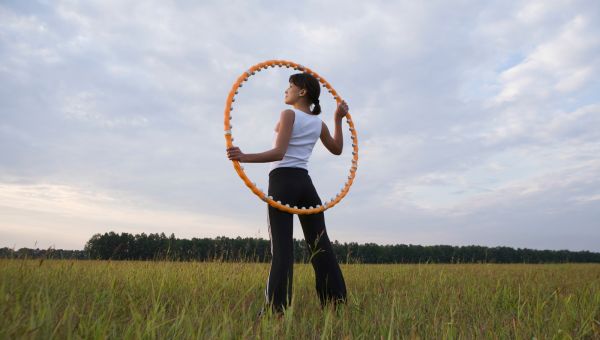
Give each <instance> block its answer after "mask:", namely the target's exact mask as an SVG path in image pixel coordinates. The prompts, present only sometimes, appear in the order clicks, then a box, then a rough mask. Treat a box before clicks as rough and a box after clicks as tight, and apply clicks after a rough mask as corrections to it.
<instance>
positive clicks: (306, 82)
mask: <svg viewBox="0 0 600 340" xmlns="http://www.w3.org/2000/svg"><path fill="white" fill-rule="evenodd" d="M290 83H292V84H294V85H296V86H298V87H299V88H301V89H304V90H306V91H307V92H308V99H309V100H310V101H311V103H312V104H315V107H314V108H313V109H312V114H313V115H318V114H319V113H321V105H320V104H319V96H320V95H321V85H320V84H319V81H318V80H317V78H315V77H314V76H313V75H312V74H310V73H306V72H304V73H296V74H292V75H291V76H290Z"/></svg>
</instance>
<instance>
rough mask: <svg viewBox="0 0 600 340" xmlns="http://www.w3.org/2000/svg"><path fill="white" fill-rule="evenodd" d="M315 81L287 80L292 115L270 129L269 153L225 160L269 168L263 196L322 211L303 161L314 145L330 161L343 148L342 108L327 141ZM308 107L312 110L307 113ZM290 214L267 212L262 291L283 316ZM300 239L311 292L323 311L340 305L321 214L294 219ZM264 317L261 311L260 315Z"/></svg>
mask: <svg viewBox="0 0 600 340" xmlns="http://www.w3.org/2000/svg"><path fill="white" fill-rule="evenodd" d="M320 94H321V88H320V84H319V81H318V80H317V79H316V78H315V77H314V76H312V75H310V74H308V73H297V74H293V75H291V76H290V78H289V87H288V88H287V90H286V91H285V103H286V104H288V105H291V106H292V107H293V109H287V110H283V111H282V112H281V116H280V118H279V122H278V123H277V125H276V126H275V136H274V137H275V138H274V141H273V148H272V149H271V150H268V151H265V152H261V153H251V154H245V153H243V152H242V151H241V150H240V149H239V148H238V147H231V148H228V149H227V157H228V158H229V159H230V160H236V161H239V162H242V163H267V162H272V163H271V170H270V172H269V189H268V195H269V196H272V197H273V199H274V200H276V201H281V202H282V203H283V204H286V203H287V204H289V205H290V206H298V207H309V206H313V207H315V206H317V205H322V204H323V203H322V202H321V199H320V198H319V195H318V194H317V191H316V190H315V187H314V185H313V183H312V180H311V178H310V176H309V174H308V159H309V157H310V155H311V154H312V150H313V147H314V146H315V144H316V142H317V139H319V138H320V139H321V142H322V143H323V145H324V146H325V147H326V148H327V149H328V150H329V151H330V152H331V153H333V154H334V155H340V154H341V153H342V148H343V135H342V126H341V125H342V118H343V117H344V116H345V115H346V113H347V112H348V105H347V104H346V102H344V101H342V103H340V104H339V105H338V107H337V110H336V111H335V132H334V136H333V137H332V136H331V134H330V133H329V129H328V128H327V125H326V124H325V123H324V122H323V121H322V120H321V119H320V118H319V116H318V115H319V114H320V113H321V106H320V105H319V96H320ZM311 105H314V107H313V108H312V109H311V108H310V107H311ZM293 217H294V216H293V214H290V213H287V212H284V211H281V210H278V209H276V208H273V207H272V206H270V205H269V206H268V224H269V235H270V237H271V254H272V255H273V258H272V260H271V270H270V272H269V278H268V280H267V287H266V289H265V299H266V304H267V306H268V307H270V308H272V310H273V311H274V312H276V313H283V311H284V310H285V309H286V308H287V307H288V306H289V305H290V303H291V300H292V282H293V267H294V253H293V246H294V243H293V238H292V234H293ZM298 218H299V219H300V224H301V225H302V231H303V232H304V238H305V240H306V242H307V243H308V245H309V248H310V249H311V253H312V257H311V263H312V266H313V268H314V270H315V276H316V289H317V294H318V296H319V300H320V302H321V307H322V308H324V307H325V306H326V304H327V303H328V302H332V303H334V305H336V306H337V305H338V304H339V303H346V284H345V282H344V277H343V276H342V271H341V269H340V266H339V265H338V263H337V260H336V257H335V254H334V252H333V248H332V246H331V242H330V240H329V237H328V236H327V232H326V230H325V215H324V214H323V212H320V213H318V214H310V215H298ZM263 313H264V309H263V310H262V311H261V313H260V314H259V315H261V314H263Z"/></svg>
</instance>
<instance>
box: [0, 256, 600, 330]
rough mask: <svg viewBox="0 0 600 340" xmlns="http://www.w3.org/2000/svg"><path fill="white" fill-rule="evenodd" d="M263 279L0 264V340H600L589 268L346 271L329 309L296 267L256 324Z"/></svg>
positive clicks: (246, 272) (597, 288)
mask: <svg viewBox="0 0 600 340" xmlns="http://www.w3.org/2000/svg"><path fill="white" fill-rule="evenodd" d="M268 270H269V264H264V263H263V264H261V263H241V262H240V263H223V262H212V263H201V262H187V263H182V262H110V261H67V260H46V261H43V260H14V259H13V260H0V338H10V339H12V338H40V339H47V338H60V339H64V338H66V339H71V338H86V339H104V338H115V339H120V338H161V339H162V338H178V339H179V338H182V339H184V338H193V339H206V338H223V339H234V338H247V339H250V338H256V337H260V338H277V339H280V338H299V339H323V338H325V339H340V338H342V339H374V338H376V339H396V338H421V339H432V338H436V339H439V338H448V339H451V338H492V339H494V338H497V339H505V338H532V337H535V338H539V339H544V338H559V339H563V338H566V339H569V338H576V339H579V338H600V265H598V264H557V265H552V264H545V265H515V264H511V265H499V264H464V265H456V264H454V265H438V264H421V265H418V264H414V265H359V264H350V265H348V264H344V265H342V271H343V273H344V277H345V280H346V285H347V288H348V304H347V305H345V306H343V307H342V308H341V309H338V310H334V309H332V308H328V309H326V310H321V308H320V305H319V301H318V298H317V295H316V291H315V288H314V287H315V283H314V273H313V271H312V267H311V266H310V265H307V264H296V265H295V267H294V295H293V303H292V306H291V307H290V308H289V309H288V311H287V313H286V315H285V316H284V317H283V318H277V317H274V316H271V315H267V316H266V317H264V318H260V319H257V317H256V314H257V312H258V311H259V309H260V308H261V307H262V304H263V302H264V288H265V285H266V279H267V276H268Z"/></svg>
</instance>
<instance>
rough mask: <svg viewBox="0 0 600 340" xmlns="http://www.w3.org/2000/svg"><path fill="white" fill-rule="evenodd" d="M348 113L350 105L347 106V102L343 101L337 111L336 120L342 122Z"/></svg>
mask: <svg viewBox="0 0 600 340" xmlns="http://www.w3.org/2000/svg"><path fill="white" fill-rule="evenodd" d="M347 113H348V104H346V101H345V100H342V101H341V102H340V103H339V104H338V106H337V109H336V110H335V119H336V120H340V121H341V120H342V118H344V117H345V116H346V114H347Z"/></svg>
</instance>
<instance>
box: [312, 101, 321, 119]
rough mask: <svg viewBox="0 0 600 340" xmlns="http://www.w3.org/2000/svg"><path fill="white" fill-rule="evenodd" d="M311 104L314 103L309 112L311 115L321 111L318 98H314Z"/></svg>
mask: <svg viewBox="0 0 600 340" xmlns="http://www.w3.org/2000/svg"><path fill="white" fill-rule="evenodd" d="M313 104H315V107H314V108H313V109H312V111H311V112H312V114H313V115H318V114H319V113H321V105H320V104H319V99H317V100H315V101H314V102H313Z"/></svg>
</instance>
